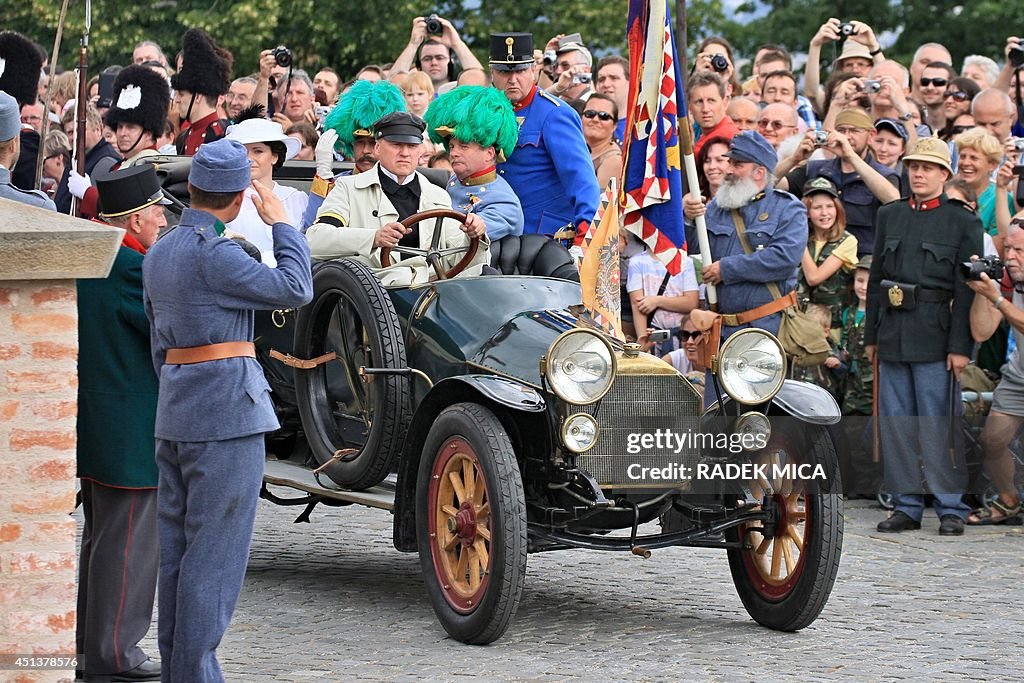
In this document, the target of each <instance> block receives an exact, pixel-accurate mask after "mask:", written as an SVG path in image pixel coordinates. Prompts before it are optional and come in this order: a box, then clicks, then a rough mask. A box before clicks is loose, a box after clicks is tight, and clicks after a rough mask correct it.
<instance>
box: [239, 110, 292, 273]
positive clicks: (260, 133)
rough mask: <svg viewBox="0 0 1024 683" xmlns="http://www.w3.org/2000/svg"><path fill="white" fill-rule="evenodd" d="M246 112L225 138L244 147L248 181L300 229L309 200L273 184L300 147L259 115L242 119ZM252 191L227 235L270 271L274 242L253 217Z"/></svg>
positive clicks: (267, 231)
mask: <svg viewBox="0 0 1024 683" xmlns="http://www.w3.org/2000/svg"><path fill="white" fill-rule="evenodd" d="M248 113H249V112H242V114H241V115H240V116H239V121H238V123H235V124H234V125H233V126H231V127H229V128H228V134H227V138H228V139H229V140H236V141H238V142H240V143H242V144H243V145H245V149H246V151H247V152H248V153H249V163H250V164H252V179H253V180H258V181H259V182H260V184H262V185H264V186H265V187H270V188H272V189H273V192H274V194H275V195H277V198H278V199H280V200H281V203H282V204H284V208H285V211H287V213H288V217H289V223H290V224H291V225H292V226H293V227H295V228H300V227H301V226H302V213H303V212H304V211H305V210H306V202H307V201H308V199H309V197H308V195H307V194H306V193H305V192H302V191H301V190H297V189H295V188H294V187H288V186H286V185H279V184H278V183H276V182H274V178H273V175H274V169H275V168H280V167H281V166H282V165H284V162H285V161H286V160H287V159H291V158H292V157H294V156H295V155H296V154H298V152H299V148H300V147H301V143H300V142H299V141H298V140H296V139H295V138H293V137H289V136H287V135H285V134H284V129H282V128H281V124H279V123H275V122H274V121H270V120H268V119H265V118H262V113H261V112H253V113H254V114H256V115H255V116H253V117H252V118H246V115H247V114H248ZM253 194H254V190H253V189H252V188H251V187H250V188H248V189H246V191H245V195H246V196H245V202H243V203H242V210H241V211H240V212H239V214H238V218H236V219H235V220H233V221H231V222H230V223H228V224H227V226H226V227H227V229H228V230H230V231H231V232H234V233H237V234H239V235H242V236H243V237H245V239H247V240H248V241H249V242H251V243H252V244H253V245H255V246H256V248H258V249H259V250H260V254H261V256H262V257H263V263H265V264H266V265H268V266H270V267H271V268H273V267H274V266H275V265H277V261H276V260H275V259H274V240H273V233H272V232H271V226H269V225H267V224H266V223H264V222H263V221H262V220H261V219H260V217H259V214H258V213H256V205H255V204H253V201H252V199H251V196H252V195H253Z"/></svg>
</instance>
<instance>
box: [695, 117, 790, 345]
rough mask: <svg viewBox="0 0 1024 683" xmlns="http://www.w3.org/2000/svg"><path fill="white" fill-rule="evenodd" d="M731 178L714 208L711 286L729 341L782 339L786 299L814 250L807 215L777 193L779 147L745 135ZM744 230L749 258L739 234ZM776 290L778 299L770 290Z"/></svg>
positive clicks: (735, 148) (734, 154)
mask: <svg viewBox="0 0 1024 683" xmlns="http://www.w3.org/2000/svg"><path fill="white" fill-rule="evenodd" d="M726 156H727V157H729V170H728V171H727V172H726V175H725V181H724V182H723V184H722V186H721V187H720V188H719V189H718V192H717V194H716V195H715V198H714V199H712V200H711V203H710V204H708V206H707V215H706V218H707V226H708V240H709V241H710V243H711V257H712V262H711V263H710V264H707V265H705V266H704V271H703V277H704V282H706V283H708V284H712V285H716V286H717V287H718V311H719V312H720V313H722V314H723V318H724V319H723V321H722V339H723V340H724V339H725V338H726V337H727V336H728V335H729V334H731V333H733V332H736V331H738V330H740V329H743V328H747V327H758V328H760V329H763V330H767V331H769V332H771V333H772V334H777V333H778V331H779V321H780V320H781V313H780V311H782V309H784V308H786V307H787V306H788V305H791V301H792V300H791V299H790V298H789V297H787V296H786V295H787V294H789V293H790V292H792V291H793V290H794V289H795V288H796V276H797V266H799V265H800V258H801V257H802V256H803V253H804V249H805V247H806V246H807V210H806V209H805V208H804V205H803V203H802V202H801V201H800V200H798V199H797V198H796V197H794V196H793V195H791V194H789V193H788V192H783V191H782V190H777V189H774V186H775V177H774V176H773V175H772V172H771V170H772V169H773V168H775V165H776V164H777V163H778V157H777V156H776V154H775V150H774V149H773V148H772V145H771V144H770V143H769V142H768V141H767V140H765V139H764V138H763V137H762V136H761V135H760V134H759V133H756V132H754V131H743V132H741V133H739V134H737V135H736V137H734V138H733V139H732V147H731V148H730V150H729V153H728V154H727V155H726ZM740 229H742V231H743V232H744V233H745V235H746V241H747V242H748V243H749V246H750V250H749V253H748V252H747V250H746V249H744V247H743V241H742V240H741V238H740V236H739V235H738V234H737V231H738V230H740ZM769 283H775V285H776V286H777V287H778V289H779V292H780V293H781V295H782V296H781V297H780V298H779V299H775V297H774V296H772V294H771V292H770V291H769V287H768V284H769Z"/></svg>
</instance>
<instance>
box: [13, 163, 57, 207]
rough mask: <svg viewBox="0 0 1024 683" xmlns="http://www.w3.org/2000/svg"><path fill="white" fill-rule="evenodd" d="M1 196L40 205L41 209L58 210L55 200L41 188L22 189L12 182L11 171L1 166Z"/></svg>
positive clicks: (23, 202) (31, 204)
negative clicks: (54, 203)
mask: <svg viewBox="0 0 1024 683" xmlns="http://www.w3.org/2000/svg"><path fill="white" fill-rule="evenodd" d="M0 198H2V199H13V200H14V201H16V202H20V203H22V204H28V205H29V206H38V207H39V208H40V209H50V210H52V211H56V210H57V207H56V206H54V205H53V200H52V199H50V198H49V197H47V196H46V193H45V192H42V191H40V190H22V189H21V188H18V187H16V186H14V185H13V184H12V183H11V172H10V171H8V170H7V169H6V168H4V167H3V166H0Z"/></svg>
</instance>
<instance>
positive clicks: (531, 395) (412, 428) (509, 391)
mask: <svg viewBox="0 0 1024 683" xmlns="http://www.w3.org/2000/svg"><path fill="white" fill-rule="evenodd" d="M462 402H470V403H480V404H482V405H486V406H489V407H491V408H492V409H495V410H496V412H498V413H499V418H502V417H509V416H511V417H512V419H513V420H515V421H517V422H519V421H520V420H518V419H516V418H515V415H516V414H518V415H520V416H522V417H524V418H528V421H529V422H536V421H544V420H546V417H545V415H544V412H545V410H546V409H547V402H546V401H545V399H544V396H543V395H541V393H540V392H539V391H537V390H536V389H534V388H532V387H529V386H525V385H523V384H521V383H519V382H516V381H513V380H510V379H506V378H504V377H496V376H493V375H458V376H455V377H447V378H445V379H443V380H441V381H440V382H438V383H437V384H435V385H434V386H433V387H432V388H431V389H430V391H429V392H428V393H427V395H426V396H425V397H424V398H423V400H422V401H421V402H420V404H419V405H418V406H417V407H416V413H415V414H414V415H413V418H412V422H411V424H410V425H409V431H408V433H407V437H406V440H405V449H404V451H403V453H402V458H401V461H400V462H399V465H398V481H397V483H396V491H395V513H394V514H395V520H394V543H395V548H396V549H398V550H401V551H403V552H414V551H416V477H417V473H418V471H419V465H420V455H421V454H422V448H423V443H424V441H426V438H427V434H428V433H429V432H430V427H431V425H432V424H433V423H434V420H435V419H436V418H437V416H438V415H439V414H440V413H441V411H442V410H444V409H445V408H446V407H447V406H450V405H452V404H454V403H462ZM502 408H504V410H502ZM509 411H514V412H511V413H510V412H509ZM545 424H546V423H545ZM507 426H510V425H507ZM510 431H512V430H510ZM524 431H527V430H524ZM538 447H545V446H538Z"/></svg>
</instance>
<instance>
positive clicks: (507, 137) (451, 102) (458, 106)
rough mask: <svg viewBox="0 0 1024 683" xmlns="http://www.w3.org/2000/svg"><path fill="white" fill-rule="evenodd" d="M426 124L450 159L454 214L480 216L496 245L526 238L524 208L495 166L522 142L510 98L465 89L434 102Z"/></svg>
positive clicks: (479, 89) (471, 87) (469, 87)
mask: <svg viewBox="0 0 1024 683" xmlns="http://www.w3.org/2000/svg"><path fill="white" fill-rule="evenodd" d="M424 118H425V119H426V122H427V130H428V132H429V133H430V139H431V140H433V141H434V142H437V143H443V144H444V146H445V149H447V150H448V155H449V158H450V159H451V163H452V171H453V173H454V175H453V176H452V178H451V180H450V181H448V194H449V195H450V196H451V198H452V208H454V209H455V210H457V211H462V212H465V213H475V214H478V215H479V216H481V217H482V218H483V219H484V222H486V223H487V236H488V237H489V238H490V239H491V241H492V242H493V241H495V240H499V239H501V238H502V237H505V236H506V235H522V234H523V208H522V206H521V205H520V203H519V198H518V197H516V193H515V192H513V191H512V187H511V186H510V185H509V184H508V183H507V182H506V181H505V179H504V178H502V177H500V176H499V175H498V173H497V166H496V165H497V163H498V162H501V161H505V158H506V156H508V155H511V154H512V151H513V150H514V149H515V147H516V140H517V139H518V137H519V126H518V124H517V123H516V115H515V112H513V111H512V105H511V103H510V102H509V101H508V98H507V97H505V96H504V95H503V94H502V93H501V91H499V90H495V89H493V88H484V87H481V86H474V85H464V86H461V87H458V88H455V89H454V90H452V91H450V92H447V93H445V94H443V95H441V96H440V97H438V98H437V99H436V100H434V102H433V103H431V105H430V108H429V109H427V111H426V115H425V117H424Z"/></svg>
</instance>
